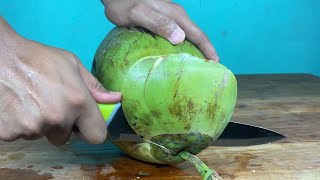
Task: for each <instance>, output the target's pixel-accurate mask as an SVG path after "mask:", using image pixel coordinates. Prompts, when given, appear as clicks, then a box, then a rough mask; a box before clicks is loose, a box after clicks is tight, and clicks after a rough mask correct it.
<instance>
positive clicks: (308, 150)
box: [0, 74, 320, 180]
mask: <svg viewBox="0 0 320 180" xmlns="http://www.w3.org/2000/svg"><path fill="white" fill-rule="evenodd" d="M237 79H238V87H239V95H238V97H239V98H238V102H237V107H236V110H235V113H234V116H233V118H232V120H234V121H239V122H244V123H250V124H254V125H259V126H263V127H266V128H270V129H272V130H275V131H278V132H280V133H283V134H285V135H286V136H287V138H286V139H284V140H281V141H278V142H273V143H270V144H263V145H257V146H248V147H214V146H211V147H209V148H207V149H206V150H204V151H203V152H202V153H201V154H200V155H199V157H200V158H201V159H202V160H203V161H204V162H205V163H206V164H208V165H209V166H210V167H211V168H214V169H215V170H217V172H218V173H219V174H220V175H221V176H222V177H223V178H224V179H315V180H316V179H320V153H319V152H320V78H319V77H316V76H313V75H309V74H279V75H240V76H237ZM0 179H32V180H33V179H200V178H199V175H198V173H197V172H196V170H195V169H194V168H193V166H192V165H190V164H189V163H180V164H176V165H154V164H147V163H142V162H140V161H136V160H134V159H132V158H130V157H128V156H126V155H125V154H123V153H122V152H120V151H119V150H118V149H117V148H116V147H114V146H113V145H112V144H108V143H106V144H102V145H89V144H86V143H84V142H82V141H80V140H79V139H77V138H75V137H73V138H72V139H71V140H70V141H69V142H68V144H66V145H64V146H62V147H55V146H53V145H50V144H49V143H48V142H47V140H46V139H39V140H35V141H24V140H17V141H15V142H10V143H8V142H0Z"/></svg>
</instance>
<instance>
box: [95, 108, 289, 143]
mask: <svg viewBox="0 0 320 180" xmlns="http://www.w3.org/2000/svg"><path fill="white" fill-rule="evenodd" d="M98 106H99V108H100V110H101V113H102V115H103V117H104V119H105V121H106V124H107V126H108V132H109V137H110V139H111V140H112V141H133V142H145V141H144V140H143V138H142V137H140V136H139V135H137V134H136V133H135V131H134V130H133V129H132V128H131V126H130V125H129V124H128V121H127V120H126V118H125V116H124V113H123V110H122V106H121V103H117V104H98ZM282 138H285V136H283V135H281V134H280V133H277V132H275V131H272V130H269V129H266V128H262V127H258V126H253V125H249V124H244V123H240V122H235V121H230V122H229V123H228V125H227V127H226V128H225V130H224V131H223V133H222V134H221V135H220V136H219V138H218V139H217V140H215V141H213V142H212V143H210V145H211V146H251V145H259V144H265V143H271V142H274V141H277V140H280V139H282Z"/></svg>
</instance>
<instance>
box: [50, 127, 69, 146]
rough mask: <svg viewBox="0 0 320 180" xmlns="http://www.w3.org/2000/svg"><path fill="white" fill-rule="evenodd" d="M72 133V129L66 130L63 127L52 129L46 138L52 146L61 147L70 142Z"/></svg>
mask: <svg viewBox="0 0 320 180" xmlns="http://www.w3.org/2000/svg"><path fill="white" fill-rule="evenodd" d="M71 133H72V131H71V128H68V129H64V128H61V127H55V128H51V129H50V131H48V132H47V133H46V138H47V139H48V141H49V142H50V143H51V144H53V145H56V146H61V145H64V144H66V143H67V142H68V140H69V139H70V136H71Z"/></svg>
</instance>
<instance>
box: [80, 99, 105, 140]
mask: <svg viewBox="0 0 320 180" xmlns="http://www.w3.org/2000/svg"><path fill="white" fill-rule="evenodd" d="M75 125H76V127H77V128H78V129H79V131H78V132H76V133H75V134H76V135H77V136H78V137H80V138H82V139H84V140H85V141H87V142H89V143H92V144H100V143H102V142H104V141H105V139H106V137H107V126H106V124H105V121H104V119H103V117H102V115H101V112H100V110H99V109H98V107H97V105H96V103H95V102H94V100H93V99H92V100H91V101H90V102H89V103H88V105H87V107H85V108H84V109H83V110H82V112H81V116H80V118H79V119H78V120H77V122H76V124H75Z"/></svg>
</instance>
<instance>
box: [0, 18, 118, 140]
mask: <svg viewBox="0 0 320 180" xmlns="http://www.w3.org/2000/svg"><path fill="white" fill-rule="evenodd" d="M0 69H1V70H0V93H1V96H0V140H4V141H13V140H16V139H18V138H24V139H36V138H40V137H42V136H45V137H47V139H48V140H49V141H50V142H51V143H53V144H55V145H62V144H64V143H66V142H67V141H68V139H69V137H70V135H71V133H72V128H73V127H74V126H77V127H78V128H79V130H80V132H79V133H78V135H79V137H81V138H83V139H85V140H86V141H88V142H90V143H101V142H103V141H104V140H105V138H106V135H107V129H106V126H105V123H104V120H103V118H102V116H101V114H100V111H99V109H98V108H97V106H96V101H98V102H101V103H110V102H118V101H119V100H120V98H121V95H120V94H119V93H112V92H107V91H106V90H105V89H104V88H103V87H102V85H101V84H100V83H99V82H98V81H97V80H96V79H95V78H94V77H93V76H92V75H91V74H90V73H89V72H88V71H87V70H86V69H85V68H84V67H83V65H82V64H81V62H80V61H79V59H78V58H77V57H76V56H75V55H73V54H72V53H70V52H68V51H65V50H62V49H58V48H53V47H49V46H45V45H42V44H40V43H37V42H34V41H30V40H27V39H25V38H23V37H21V36H19V35H18V34H17V33H16V32H15V31H14V30H13V29H12V28H11V27H10V25H9V24H8V23H7V22H6V21H5V20H4V19H3V18H2V17H0Z"/></svg>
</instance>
